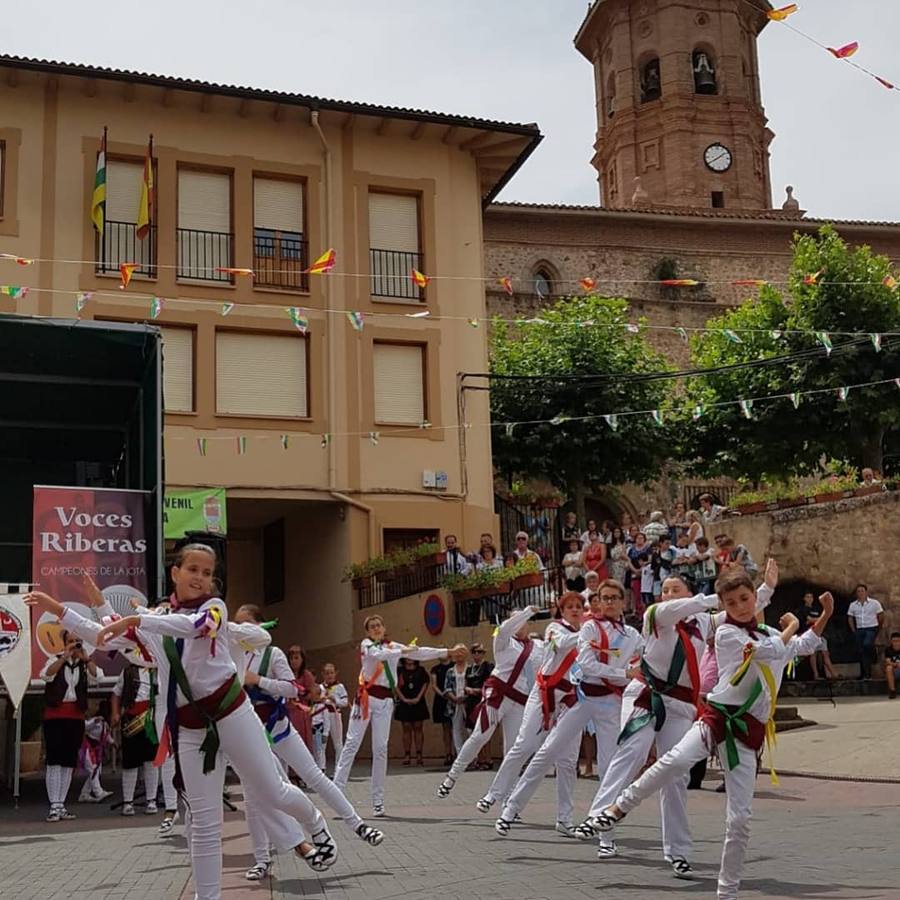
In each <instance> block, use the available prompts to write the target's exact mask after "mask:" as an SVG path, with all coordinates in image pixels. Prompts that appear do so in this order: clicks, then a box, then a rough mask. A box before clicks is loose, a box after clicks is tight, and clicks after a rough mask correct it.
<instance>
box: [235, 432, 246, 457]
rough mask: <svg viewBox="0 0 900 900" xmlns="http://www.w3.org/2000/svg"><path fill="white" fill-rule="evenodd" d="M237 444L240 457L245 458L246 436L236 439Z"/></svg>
mask: <svg viewBox="0 0 900 900" xmlns="http://www.w3.org/2000/svg"><path fill="white" fill-rule="evenodd" d="M235 443H236V444H237V452H238V456H243V455H244V454H245V453H246V452H247V438H246V437H245V436H244V435H241V436H240V437H238V438H236V439H235Z"/></svg>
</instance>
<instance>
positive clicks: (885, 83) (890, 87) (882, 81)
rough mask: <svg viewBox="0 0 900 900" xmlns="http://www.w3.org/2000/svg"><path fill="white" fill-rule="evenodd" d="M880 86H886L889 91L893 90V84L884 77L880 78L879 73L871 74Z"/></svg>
mask: <svg viewBox="0 0 900 900" xmlns="http://www.w3.org/2000/svg"><path fill="white" fill-rule="evenodd" d="M872 77H873V78H874V79H875V80H876V81H877V82H878V83H879V84H880V85H881V86H882V87H886V88H887V89H888V90H889V91H893V90H895V88H894V85H893V84H891V82H890V81H888V80H887V79H886V78H882V77H881V76H880V75H873V76H872Z"/></svg>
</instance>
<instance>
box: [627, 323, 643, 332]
mask: <svg viewBox="0 0 900 900" xmlns="http://www.w3.org/2000/svg"><path fill="white" fill-rule="evenodd" d="M625 330H626V331H627V332H628V333H629V334H640V331H641V326H640V325H635V324H634V323H633V322H627V323H626V324H625Z"/></svg>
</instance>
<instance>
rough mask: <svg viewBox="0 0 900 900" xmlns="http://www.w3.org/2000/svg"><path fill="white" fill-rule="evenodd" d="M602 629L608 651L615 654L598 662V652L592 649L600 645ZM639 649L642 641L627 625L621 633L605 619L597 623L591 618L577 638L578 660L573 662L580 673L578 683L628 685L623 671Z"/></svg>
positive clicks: (599, 659)
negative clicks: (607, 644)
mask: <svg viewBox="0 0 900 900" xmlns="http://www.w3.org/2000/svg"><path fill="white" fill-rule="evenodd" d="M601 628H602V629H603V630H604V631H605V632H606V634H607V637H608V638H609V647H610V649H611V650H613V651H617V652H614V653H609V654H608V655H607V658H606V659H601V657H600V651H599V650H598V649H597V648H596V647H595V646H593V645H594V644H599V643H600V642H601V637H600V629H601ZM642 645H643V639H642V638H641V636H640V634H638V632H637V631H635V629H634V628H632V627H631V626H630V625H625V626H623V628H622V629H620V628H616V627H615V626H614V625H613V623H612V622H609V621H608V620H606V619H604V620H601V621H598V620H597V619H596V618H594V617H593V616H590V617H589V618H587V619H586V620H585V622H584V624H583V625H582V626H581V631H580V632H579V634H578V657H577V658H576V660H575V662H576V663H577V664H578V667H579V669H580V670H581V680H582V681H583V682H585V681H587V682H590V683H592V684H602V683H603V682H609V683H610V684H617V685H619V686H624V685H626V684H628V681H629V679H628V678H627V677H626V675H625V670H626V669H627V668H628V667H629V666H630V665H631V660H632V659H633V658H634V657H635V656H636V655H637V654H638V653H640V650H641V646H642Z"/></svg>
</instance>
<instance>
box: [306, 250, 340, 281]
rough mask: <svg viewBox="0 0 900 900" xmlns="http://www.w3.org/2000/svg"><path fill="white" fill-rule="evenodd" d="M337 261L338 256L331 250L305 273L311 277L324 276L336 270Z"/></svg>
mask: <svg viewBox="0 0 900 900" xmlns="http://www.w3.org/2000/svg"><path fill="white" fill-rule="evenodd" d="M336 261H337V254H336V253H335V252H334V250H333V249H331V248H329V249H328V250H326V251H325V252H324V253H323V254H322V255H321V256H320V257H319V258H318V259H317V260H316V261H315V262H314V263H313V264H312V265H311V266H310V267H309V268H308V269H306V270H305V272H306V273H308V274H310V275H324V274H325V273H326V272H330V271H331V270H332V269H333V268H334V264H335V262H336Z"/></svg>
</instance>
